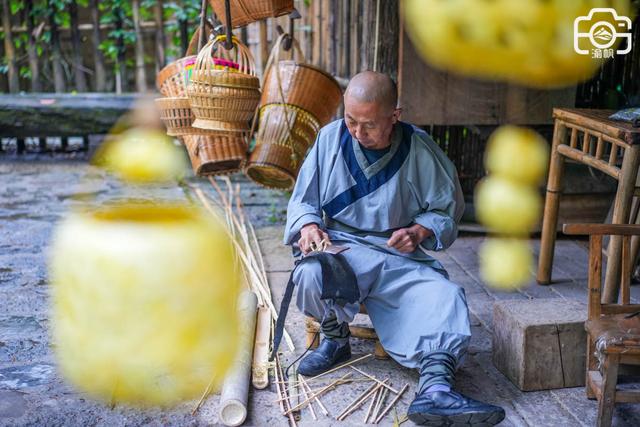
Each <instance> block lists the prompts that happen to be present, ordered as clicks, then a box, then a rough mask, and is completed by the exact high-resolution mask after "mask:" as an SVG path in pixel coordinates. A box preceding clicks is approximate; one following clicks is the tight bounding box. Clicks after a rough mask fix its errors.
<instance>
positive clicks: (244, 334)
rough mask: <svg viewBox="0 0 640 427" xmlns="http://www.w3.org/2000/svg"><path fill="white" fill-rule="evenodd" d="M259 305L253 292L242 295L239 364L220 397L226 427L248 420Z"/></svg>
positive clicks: (229, 374) (230, 374)
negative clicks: (250, 381) (248, 400)
mask: <svg viewBox="0 0 640 427" xmlns="http://www.w3.org/2000/svg"><path fill="white" fill-rule="evenodd" d="M257 304H258V299H257V297H256V296H255V294H254V293H253V292H251V291H244V292H242V294H241V295H240V298H239V302H238V312H239V320H240V343H239V346H238V353H237V355H236V360H235V362H234V364H233V366H232V368H231V371H230V372H229V373H228V374H227V376H226V378H225V380H224V385H223V387H222V395H221V396H220V410H219V418H220V421H222V423H223V424H224V425H226V426H232V427H235V426H239V425H241V424H242V423H244V421H245V420H246V418H247V399H248V398H249V380H250V376H251V360H252V354H253V342H254V334H255V327H256V308H257Z"/></svg>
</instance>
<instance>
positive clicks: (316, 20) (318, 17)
mask: <svg viewBox="0 0 640 427" xmlns="http://www.w3.org/2000/svg"><path fill="white" fill-rule="evenodd" d="M320 3H321V2H319V1H314V2H312V3H311V5H312V6H313V65H315V66H316V67H321V68H322V67H323V66H324V62H323V60H322V5H321V4H320Z"/></svg>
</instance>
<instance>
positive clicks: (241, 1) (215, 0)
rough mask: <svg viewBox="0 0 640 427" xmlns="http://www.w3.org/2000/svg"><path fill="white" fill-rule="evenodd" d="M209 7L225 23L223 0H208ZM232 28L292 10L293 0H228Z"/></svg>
mask: <svg viewBox="0 0 640 427" xmlns="http://www.w3.org/2000/svg"><path fill="white" fill-rule="evenodd" d="M209 4H211V8H212V9H213V11H214V12H215V13H216V15H217V16H218V17H220V18H221V19H222V21H223V23H224V24H225V25H227V22H226V14H225V8H224V0H209ZM229 5H230V6H231V26H232V28H237V27H244V26H245V25H247V24H250V23H252V22H255V21H259V20H261V19H264V18H270V17H274V18H275V17H277V16H282V15H286V14H289V13H291V12H293V0H230V2H229Z"/></svg>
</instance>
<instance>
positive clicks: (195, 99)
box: [187, 35, 260, 133]
mask: <svg viewBox="0 0 640 427" xmlns="http://www.w3.org/2000/svg"><path fill="white" fill-rule="evenodd" d="M225 40H226V37H225V36H224V35H221V36H218V37H216V38H215V39H214V40H211V41H209V42H208V43H207V44H206V45H205V46H204V47H203V48H202V50H201V51H200V53H199V54H198V58H197V60H196V64H195V67H194V69H193V72H192V75H191V80H190V83H189V86H188V88H187V95H188V97H189V104H190V106H191V110H192V111H193V114H194V116H195V121H194V122H193V127H196V128H201V129H208V130H214V131H219V132H232V133H245V132H247V131H249V129H250V122H251V119H252V118H253V116H254V114H255V111H256V107H257V106H258V103H259V102H260V80H259V79H258V77H257V76H256V73H255V63H254V60H253V56H252V55H251V51H250V50H249V49H248V48H247V47H246V46H245V45H243V44H242V43H240V41H238V40H237V39H236V38H235V37H234V38H233V40H232V42H233V46H234V47H233V49H231V51H229V50H227V49H225V48H224V46H223V42H224V41H225ZM214 54H215V58H214ZM215 59H219V61H215ZM220 60H223V61H228V62H229V63H231V64H234V66H224V65H220V63H221V62H222V61H220ZM236 67H237V68H236Z"/></svg>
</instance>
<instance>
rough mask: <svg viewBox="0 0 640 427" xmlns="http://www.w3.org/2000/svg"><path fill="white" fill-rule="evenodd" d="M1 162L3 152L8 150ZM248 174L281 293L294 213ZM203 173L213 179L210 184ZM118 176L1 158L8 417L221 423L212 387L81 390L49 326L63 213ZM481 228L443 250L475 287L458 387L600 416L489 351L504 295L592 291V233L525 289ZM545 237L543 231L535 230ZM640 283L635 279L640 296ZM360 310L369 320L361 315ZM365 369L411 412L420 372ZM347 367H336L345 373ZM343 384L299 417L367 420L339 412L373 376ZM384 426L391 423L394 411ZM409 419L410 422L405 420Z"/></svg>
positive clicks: (0, 359) (2, 398)
mask: <svg viewBox="0 0 640 427" xmlns="http://www.w3.org/2000/svg"><path fill="white" fill-rule="evenodd" d="M0 162H1V160H0ZM234 179H235V180H237V181H238V182H240V183H241V185H242V192H243V198H244V201H245V204H246V206H247V211H248V214H249V216H250V218H251V220H252V221H253V222H254V224H255V226H256V227H257V228H258V234H259V238H260V244H261V247H262V249H263V252H264V254H265V256H266V263H267V269H268V275H269V280H270V283H271V286H272V288H273V293H274V296H275V299H276V300H277V303H278V304H279V299H280V297H281V295H282V292H283V290H284V286H285V284H286V282H287V279H288V275H289V271H290V269H291V265H292V260H291V256H290V254H289V251H288V249H287V248H286V247H283V246H282V244H281V236H282V227H283V220H284V215H285V212H286V200H287V197H286V195H285V194H283V193H280V192H275V191H270V190H264V189H262V188H260V187H258V186H256V185H254V184H252V183H250V182H248V181H246V179H243V178H242V177H235V178H234ZM193 182H200V183H201V184H202V186H203V188H208V187H207V186H208V184H207V183H206V182H203V181H195V180H194V181H193ZM131 193H132V191H131V190H129V189H124V188H123V187H122V186H121V185H120V183H118V182H117V181H115V180H114V179H112V178H110V177H107V176H105V175H104V174H103V173H102V172H101V171H98V170H96V169H94V168H92V167H89V166H87V164H86V162H83V161H71V162H62V161H51V162H45V161H41V160H40V161H37V162H25V161H12V162H8V161H5V162H1V163H0V425H2V426H4V425H11V426H14V425H20V426H23V425H34V426H45V425H46V426H58V425H60V426H62V425H64V426H76V425H78V426H80V425H82V426H85V425H98V426H142V425H145V426H146V425H154V426H155V425H158V426H160V425H163V426H164V425H180V426H183V425H215V424H217V407H218V399H219V398H218V396H217V395H212V396H211V397H210V398H208V399H207V400H206V401H205V403H204V404H203V406H202V407H201V409H200V410H199V411H198V413H197V414H196V415H192V414H191V411H192V408H193V405H194V402H185V403H183V404H181V405H178V406H177V407H175V408H172V409H159V408H152V409H144V410H141V409H136V408H130V407H127V406H124V405H117V406H115V408H113V409H111V408H110V407H107V406H105V405H103V404H101V403H98V402H94V401H92V400H90V399H88V398H86V397H85V396H83V395H82V394H80V393H78V392H76V391H74V390H73V389H72V388H71V387H70V386H69V385H67V384H66V383H65V382H64V380H63V379H62V378H61V377H60V375H59V374H58V372H57V370H56V363H55V358H54V355H53V353H52V350H51V343H50V339H49V335H48V328H49V315H48V303H49V301H48V283H47V272H46V257H47V248H48V244H49V239H50V236H51V231H52V229H53V227H54V226H55V223H56V222H57V221H58V220H59V219H60V218H62V217H63V216H64V214H65V212H66V211H67V210H68V209H69V208H70V207H72V206H74V205H76V204H78V203H83V202H84V201H86V200H90V201H92V202H97V203H99V202H102V201H105V200H109V199H112V198H114V197H121V196H123V195H130V194H131ZM133 193H135V194H136V195H137V196H139V197H146V198H149V199H157V198H173V199H181V198H183V197H184V195H183V193H182V191H181V190H180V189H179V188H175V187H168V186H164V187H154V188H153V189H146V190H144V191H137V192H133ZM481 241H482V237H481V236H478V235H462V236H461V237H460V238H459V239H458V240H457V241H456V242H455V243H454V245H453V246H452V247H451V248H450V249H449V250H447V251H446V252H443V253H438V254H437V258H438V259H439V260H440V261H441V262H442V263H443V265H444V266H445V268H447V270H448V271H449V273H450V275H451V279H452V280H454V281H455V282H457V283H459V284H460V285H461V286H463V287H464V288H465V290H466V294H467V299H468V302H469V308H470V311H471V314H472V331H473V336H472V340H471V346H470V348H469V353H468V357H466V359H465V360H464V363H463V365H462V366H461V368H460V370H459V371H458V374H457V380H456V388H457V389H458V390H459V391H461V392H463V393H465V394H468V395H470V396H472V397H476V398H480V399H483V400H486V401H489V402H492V403H495V404H499V405H501V406H503V407H504V408H505V410H506V412H507V418H506V420H505V421H504V422H503V423H502V424H501V425H504V426H590V425H595V419H596V411H597V408H596V403H595V402H594V401H589V400H587V399H586V398H585V395H584V389H583V388H569V389H560V390H551V391H542V392H528V393H523V392H520V391H519V390H518V389H517V388H516V387H515V386H514V385H513V384H512V383H511V382H509V380H507V379H506V378H505V377H504V376H503V375H502V374H501V373H500V372H498V371H497V370H496V369H495V367H494V366H493V364H492V362H491V333H492V307H493V303H494V302H495V301H499V300H504V299H535V298H557V299H569V300H579V301H583V302H584V301H586V265H587V264H586V260H587V251H586V248H585V245H584V242H582V241H574V240H560V241H559V242H558V245H557V248H556V262H555V266H554V280H555V281H556V282H555V284H554V285H552V286H547V287H541V286H537V285H535V284H533V283H532V284H531V285H530V286H528V287H526V288H524V289H523V290H521V291H519V292H516V293H502V292H496V291H494V290H492V289H490V288H487V287H485V286H484V285H483V283H482V282H481V280H480V279H479V277H478V265H477V257H476V251H477V248H478V245H479V244H480V242H481ZM533 244H534V246H536V247H537V244H538V241H536V240H534V241H533ZM639 292H640V289H637V288H636V289H634V291H633V294H634V296H635V297H638V296H640V295H638V293H639ZM360 320H361V319H360ZM287 328H288V330H289V332H290V333H291V334H292V336H293V340H294V342H295V344H296V347H297V350H296V354H295V355H294V354H291V353H289V352H288V351H286V346H284V345H283V346H282V347H281V349H282V350H285V351H284V355H283V356H284V361H285V363H286V362H287V361H291V360H293V359H294V358H295V356H296V355H299V354H300V353H301V351H303V349H304V339H305V337H304V326H303V317H302V316H301V315H300V314H299V313H298V312H297V310H295V308H292V309H291V310H290V313H289V316H288V318H287ZM353 350H354V353H355V356H359V355H364V354H366V353H371V352H372V351H373V345H372V344H371V343H370V342H365V341H360V340H354V346H353ZM358 366H360V367H361V368H362V369H364V370H365V371H367V372H369V373H371V374H373V375H375V376H377V377H379V378H386V377H389V378H390V380H391V381H392V384H393V385H394V386H395V387H397V388H400V387H402V386H403V385H404V384H409V385H410V389H409V391H408V392H407V393H406V394H405V396H404V397H403V399H402V400H401V401H400V402H399V404H398V406H397V412H398V414H399V415H402V414H404V413H405V412H406V408H407V406H408V404H409V403H410V401H411V399H412V398H413V395H414V391H415V385H416V382H417V373H416V372H413V371H411V370H408V369H404V368H402V367H400V366H399V365H397V364H396V363H395V362H393V361H390V360H387V361H379V360H374V359H373V358H371V359H369V360H367V361H365V362H363V363H360V364H359V365H358ZM340 375H342V374H341V373H340V374H336V375H332V376H331V377H332V378H333V377H336V376H340ZM358 384H359V385H357V386H356V385H354V384H351V385H342V386H340V387H338V388H337V389H336V390H335V391H332V392H330V393H329V394H327V395H326V396H325V397H324V398H323V402H324V403H325V405H326V406H327V408H328V409H329V410H330V412H332V414H333V417H324V416H322V415H320V418H319V420H318V421H314V420H313V419H312V418H311V416H310V414H309V412H308V411H306V410H305V411H303V412H302V419H301V422H300V425H301V426H315V425H322V426H329V425H352V426H356V425H362V424H363V423H362V418H363V410H359V411H358V412H356V413H354V414H353V415H351V416H350V417H348V418H347V419H346V421H345V422H343V423H340V422H338V421H336V420H335V415H336V414H337V413H339V412H340V411H341V410H342V408H344V407H345V406H346V405H347V404H348V402H350V401H352V400H353V399H354V398H355V396H356V395H357V394H359V393H360V392H361V391H362V390H364V389H365V388H366V387H367V384H366V383H358ZM275 399H276V391H275V388H274V386H273V385H271V386H270V387H269V388H268V389H266V390H262V391H253V392H251V395H250V414H249V419H248V420H247V422H246V424H245V425H252V426H266V425H269V426H285V425H287V420H286V419H285V418H284V417H282V416H281V415H280V413H279V408H278V406H277V404H276V403H274V401H275ZM381 424H382V425H391V424H392V419H391V417H390V416H389V417H387V418H385V420H384V421H383V422H382V423H381ZM408 424H411V423H410V422H407V423H406V424H405V425H408ZM614 425H617V426H637V425H640V406H631V405H626V404H625V405H618V406H617V407H616V411H615V418H614Z"/></svg>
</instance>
